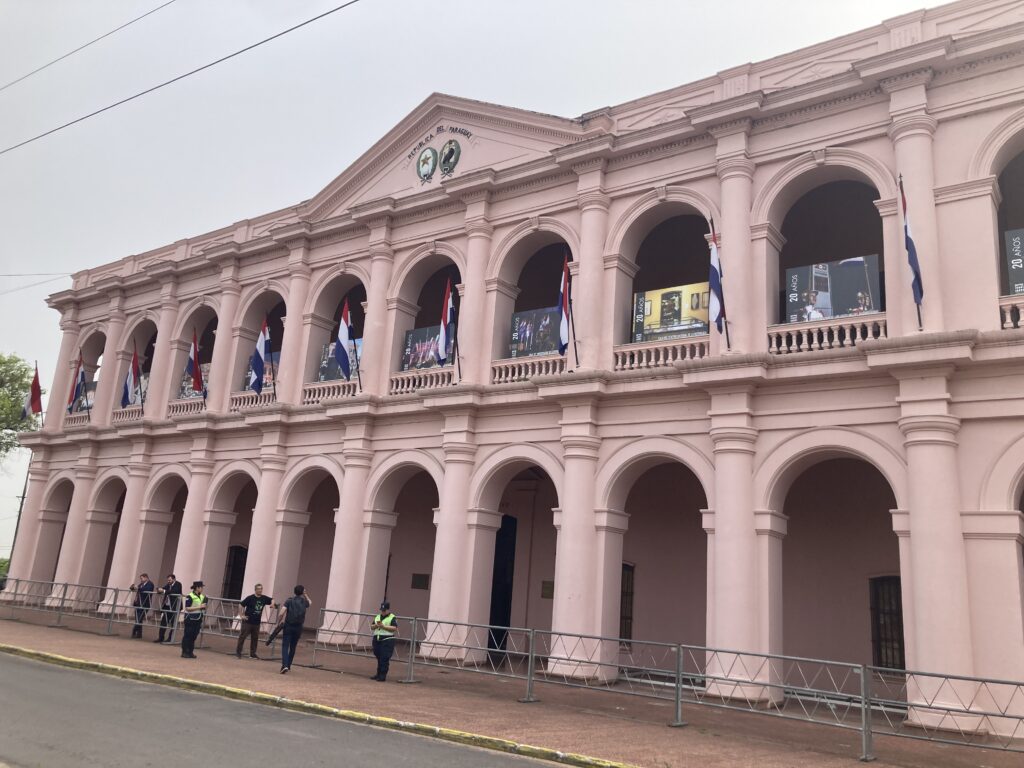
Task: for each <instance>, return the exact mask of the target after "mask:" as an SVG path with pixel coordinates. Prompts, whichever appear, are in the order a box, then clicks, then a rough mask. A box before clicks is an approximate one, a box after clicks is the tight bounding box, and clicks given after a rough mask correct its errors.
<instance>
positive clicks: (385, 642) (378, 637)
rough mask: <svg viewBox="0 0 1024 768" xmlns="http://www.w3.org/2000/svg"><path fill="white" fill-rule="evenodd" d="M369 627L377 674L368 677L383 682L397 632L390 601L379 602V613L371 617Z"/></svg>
mask: <svg viewBox="0 0 1024 768" xmlns="http://www.w3.org/2000/svg"><path fill="white" fill-rule="evenodd" d="M370 627H371V629H373V655H374V656H376V657H377V674H376V675H374V676H373V677H371V678H370V679H371V680H376V681H377V682H378V683H383V682H384V681H385V680H387V677H388V667H389V666H390V665H391V654H393V653H394V652H395V635H396V634H398V619H397V617H396V616H395V614H393V613H392V612H391V603H389V602H388V601H387V600H385V601H384V602H383V603H381V604H380V613H378V614H377V615H376V616H374V617H373V623H372V624H371V625H370Z"/></svg>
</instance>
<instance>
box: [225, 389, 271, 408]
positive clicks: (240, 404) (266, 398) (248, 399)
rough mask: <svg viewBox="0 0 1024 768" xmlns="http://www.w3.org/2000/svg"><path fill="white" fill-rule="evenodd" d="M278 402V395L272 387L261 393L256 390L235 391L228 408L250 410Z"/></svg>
mask: <svg viewBox="0 0 1024 768" xmlns="http://www.w3.org/2000/svg"><path fill="white" fill-rule="evenodd" d="M276 402H277V395H276V394H274V390H272V389H265V390H263V391H262V392H260V393H259V394H257V393H256V392H233V393H232V394H231V405H230V406H229V408H228V410H230V411H232V412H237V411H248V410H252V409H253V408H264V407H266V406H268V405H271V404H272V403H276Z"/></svg>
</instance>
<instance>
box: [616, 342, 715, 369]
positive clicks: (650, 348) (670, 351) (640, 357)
mask: <svg viewBox="0 0 1024 768" xmlns="http://www.w3.org/2000/svg"><path fill="white" fill-rule="evenodd" d="M709 340H710V337H709V336H695V337H692V338H687V339H674V340H672V341H652V342H641V343H639V344H620V345H619V346H617V347H615V350H614V352H615V370H616V371H635V370H642V369H645V368H661V367H663V366H670V365H672V364H673V363H675V362H677V361H679V360H697V359H700V358H702V357H707V356H708V350H709V347H708V342H709Z"/></svg>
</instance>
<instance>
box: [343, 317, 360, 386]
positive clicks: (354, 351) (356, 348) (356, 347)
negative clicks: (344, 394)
mask: <svg viewBox="0 0 1024 768" xmlns="http://www.w3.org/2000/svg"><path fill="white" fill-rule="evenodd" d="M348 333H349V338H350V339H352V354H353V355H354V356H355V358H356V381H357V382H358V383H359V391H360V392H362V391H363V374H362V372H361V371H360V370H359V345H358V344H356V340H355V339H354V338H352V326H351V325H350V326H349V327H348ZM345 352H346V354H347V353H348V350H345Z"/></svg>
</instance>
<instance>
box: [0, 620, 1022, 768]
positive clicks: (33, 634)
mask: <svg viewBox="0 0 1024 768" xmlns="http://www.w3.org/2000/svg"><path fill="white" fill-rule="evenodd" d="M19 613H24V619H25V620H23V621H11V620H0V643H5V644H9V645H14V646H19V647H22V648H28V649H33V650H37V651H43V652H48V653H55V654H60V655H63V656H69V657H72V658H76V659H84V660H87V661H93V662H100V663H104V664H112V665H119V666H123V667H130V668H133V669H138V670H144V671H148V672H154V673H159V674H166V675H174V676H178V677H184V678H189V679H192V680H199V681H204V682H209V683H216V684H220V685H227V686H232V687H236V688H243V689H246V690H251V691H258V692H262V693H266V694H270V695H272V696H281V697H287V698H289V699H299V700H302V701H307V702H312V703H316V704H323V705H326V706H331V707H336V708H339V709H347V710H356V711H359V712H365V713H368V714H371V715H376V716H383V717H391V718H395V719H398V720H402V721H411V722H416V723H423V724H429V725H433V726H440V727H444V728H451V729H456V730H460V731H468V732H471V733H478V734H484V735H487V736H493V737H499V738H504V739H509V740H511V741H515V742H520V743H525V744H532V745H536V746H540V747H547V748H550V749H555V750H558V751H561V752H574V753H580V754H585V755H591V756H593V757H597V758H602V759H605V760H613V761H619V762H623V763H629V764H632V765H637V766H650V767H651V768H655V767H657V768H677V767H678V768H690V767H694V768H696V767H697V766H699V767H700V768H720V767H721V768H725V767H726V766H728V767H730V768H732V767H734V766H754V765H757V766H764V767H765V768H773V767H776V766H778V767H779V768H782V767H783V766H785V767H786V768H790V767H793V768H800V767H803V766H807V768H811V767H812V766H813V767H814V768H828V767H830V766H847V767H849V766H851V765H852V764H854V763H855V762H856V758H857V756H858V755H859V754H860V750H859V740H860V734H859V733H857V732H854V731H846V730H840V729H837V728H832V727H828V726H822V725H811V724H805V723H799V722H794V721H788V720H782V719H779V718H774V717H768V716H763V715H754V714H744V713H736V712H726V711H722V710H717V709H713V708H708V707H698V706H692V705H691V706H687V707H686V708H685V710H684V717H685V718H686V720H687V721H688V722H689V723H690V725H689V726H688V727H686V728H669V727H667V725H666V724H667V723H668V722H669V721H670V720H671V718H672V705H671V702H663V701H654V700H648V699H642V698H636V697H629V696H624V695H620V694H611V693H603V692H598V691H581V690H576V689H568V688H564V687H560V686H553V685H544V684H540V685H538V687H537V691H536V695H537V697H538V698H539V699H541V701H540V702H538V703H535V704H520V703H518V702H517V698H518V697H520V696H522V695H523V685H522V681H519V680H509V679H503V678H495V677H489V676H485V675H479V674H473V673H470V672H460V671H455V670H446V669H437V668H417V671H416V677H417V679H418V680H420V681H421V682H420V683H419V684H417V685H402V684H400V683H398V682H391V679H389V681H388V682H387V683H385V684H383V685H382V684H380V683H377V682H374V681H372V680H370V679H369V677H370V675H371V674H373V671H374V666H373V660H372V659H369V660H364V659H360V658H354V657H344V656H336V655H332V656H331V658H330V659H329V666H330V669H312V668H308V667H304V666H302V665H303V664H308V663H309V661H310V648H309V646H308V645H307V644H304V645H303V646H300V649H299V652H298V654H297V657H296V663H295V666H293V668H292V671H291V673H290V674H288V675H281V674H279V672H278V670H279V664H278V663H275V662H272V661H253V660H249V659H248V658H244V659H242V660H238V659H236V658H235V657H234V656H233V655H229V654H230V652H233V643H231V641H230V640H228V639H221V638H211V639H210V643H211V647H210V648H208V649H206V650H197V654H198V655H199V658H198V659H196V660H189V659H183V658H181V657H180V653H179V650H178V649H177V648H176V647H165V646H159V645H155V644H153V643H152V642H150V640H152V639H153V637H152V636H151V635H147V637H146V639H145V640H143V641H139V640H130V639H128V638H127V637H126V636H127V635H128V634H129V632H130V628H129V627H125V626H115V630H119V631H120V632H121V634H122V635H123V636H124V637H118V636H116V635H115V636H104V635H97V634H92V633H89V632H86V631H75V630H73V629H62V628H52V627H49V626H47V624H48V623H49V622H50V621H52V619H53V617H52V616H51V615H47V614H43V613H29V612H19ZM77 625H78V622H76V621H75V620H74V619H72V626H77ZM81 626H82V627H83V628H92V629H93V630H94V631H95V630H96V629H98V628H97V627H96V623H95V622H93V623H92V624H91V625H90V624H86V623H84V622H82V624H81ZM260 648H261V649H263V650H266V649H265V647H264V646H262V645H261V646H260ZM317 660H318V662H319V661H321V659H320V657H319V655H318V659H317ZM404 672H405V669H404V668H403V667H399V668H397V669H396V668H393V669H392V676H391V678H392V679H394V680H396V681H397V680H399V679H401V678H402V677H403V676H404ZM875 752H876V754H877V755H878V763H877V764H878V765H892V766H912V767H914V768H918V767H919V768H979V766H985V767H990V768H1003V766H1006V768H1010V766H1019V765H1021V762H1022V757H1021V755H1020V754H1019V753H1018V754H1012V753H1002V752H998V751H996V750H989V749H972V748H967V747H953V746H943V745H936V744H929V743H926V742H919V741H913V740H908V739H896V738H892V737H876V739H875Z"/></svg>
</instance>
